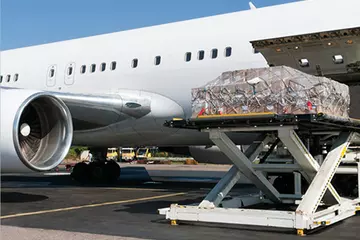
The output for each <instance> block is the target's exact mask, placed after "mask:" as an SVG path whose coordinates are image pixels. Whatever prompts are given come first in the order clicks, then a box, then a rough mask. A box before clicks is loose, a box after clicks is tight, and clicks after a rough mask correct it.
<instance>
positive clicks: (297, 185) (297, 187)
mask: <svg viewBox="0 0 360 240" xmlns="http://www.w3.org/2000/svg"><path fill="white" fill-rule="evenodd" d="M294 183H295V184H294V185H295V195H301V174H300V173H298V172H294Z"/></svg>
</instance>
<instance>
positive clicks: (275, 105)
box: [192, 66, 350, 118]
mask: <svg viewBox="0 0 360 240" xmlns="http://www.w3.org/2000/svg"><path fill="white" fill-rule="evenodd" d="M349 106H350V94H349V87H348V86H347V85H345V84H342V83H339V82H337V81H334V80H331V79H328V78H325V77H316V76H312V75H309V74H306V73H303V72H301V71H299V70H296V69H293V68H290V67H287V66H276V67H268V68H256V69H246V70H238V71H232V72H225V73H223V74H222V75H221V76H219V77H218V78H216V79H215V80H213V81H211V82H209V83H208V84H206V85H205V86H202V87H199V88H194V89H192V118H196V117H198V116H199V115H217V114H221V115H223V114H244V113H269V112H272V113H277V114H310V113H325V114H329V115H334V116H339V117H345V118H346V117H349Z"/></svg>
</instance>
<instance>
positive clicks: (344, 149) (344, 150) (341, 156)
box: [340, 147, 347, 158]
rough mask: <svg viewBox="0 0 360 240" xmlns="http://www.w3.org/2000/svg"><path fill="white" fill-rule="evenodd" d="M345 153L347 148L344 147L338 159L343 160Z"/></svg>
mask: <svg viewBox="0 0 360 240" xmlns="http://www.w3.org/2000/svg"><path fill="white" fill-rule="evenodd" d="M346 151H347V147H344V148H343V150H342V151H341V155H340V158H343V157H344V156H345V154H346Z"/></svg>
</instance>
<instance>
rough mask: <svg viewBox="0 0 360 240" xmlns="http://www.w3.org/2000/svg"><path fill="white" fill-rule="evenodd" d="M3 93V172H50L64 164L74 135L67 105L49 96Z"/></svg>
mask: <svg viewBox="0 0 360 240" xmlns="http://www.w3.org/2000/svg"><path fill="white" fill-rule="evenodd" d="M0 90H1V92H0V98H1V99H0V103H1V104H0V107H1V109H0V114H1V125H0V126H1V137H0V140H1V141H0V151H1V155H0V156H1V172H8V173H19V172H30V170H32V171H48V170H51V169H53V168H54V167H56V166H57V165H58V164H60V163H61V161H62V160H63V159H64V158H65V156H66V154H67V153H68V151H69V148H70V146H71V142H72V134H73V127H72V120H71V114H70V111H69V109H68V108H67V106H66V105H65V103H64V102H63V101H62V100H60V99H59V98H57V97H55V96H53V95H52V94H50V93H47V92H42V91H36V90H25V89H13V88H4V87H2V88H1V89H0Z"/></svg>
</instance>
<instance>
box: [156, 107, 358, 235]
mask: <svg viewBox="0 0 360 240" xmlns="http://www.w3.org/2000/svg"><path fill="white" fill-rule="evenodd" d="M166 125H167V126H168V127H174V128H187V129H194V130H199V131H202V132H208V133H209V137H210V139H211V140H212V142H214V144H215V145H216V146H218V148H219V149H220V150H221V151H222V152H223V153H224V154H225V155H226V156H227V157H228V158H229V159H230V160H231V162H232V163H233V166H232V167H231V169H230V170H229V171H228V172H227V173H226V174H225V175H224V177H223V178H222V179H221V180H220V181H219V182H218V184H217V185H216V186H215V187H214V188H213V189H212V190H211V191H210V192H209V193H208V194H207V196H206V197H205V198H204V199H203V201H202V202H201V203H199V204H197V205H191V206H184V205H179V204H172V205H171V206H170V207H169V208H163V209H159V213H160V214H162V215H165V216H166V219H168V220H170V221H171V223H172V224H177V223H178V222H179V221H190V222H208V223H225V224H242V225H253V226H268V227H280V228H290V229H296V230H297V234H298V235H304V232H305V231H307V230H312V229H315V228H318V227H321V226H322V227H324V226H329V225H331V224H334V223H336V222H339V221H341V220H344V219H346V218H348V217H350V216H353V215H355V214H356V211H357V210H359V209H360V206H359V202H360V198H359V196H358V194H359V193H360V187H359V186H360V184H358V182H359V181H360V177H359V174H358V173H359V169H360V165H359V163H358V162H357V160H356V159H354V160H353V161H347V164H346V165H345V164H343V163H342V160H343V157H344V155H345V154H346V152H347V148H348V147H349V145H350V144H351V143H352V142H353V143H356V142H358V141H359V140H360V139H359V135H358V133H359V132H360V121H357V120H354V119H343V118H338V117H333V116H328V115H325V114H304V115H277V114H272V113H269V114H245V115H228V116H227V115H219V116H201V117H198V118H196V119H190V120H182V119H177V120H172V121H169V122H166ZM229 132H232V133H241V132H253V133H254V134H258V135H259V139H258V141H256V142H254V143H253V144H252V145H251V146H250V147H248V148H247V150H246V151H244V152H242V151H241V150H240V149H239V148H238V147H237V146H236V143H234V142H233V141H232V140H231V139H230V138H229V137H228V135H227V133H229ZM280 142H281V143H282V145H283V147H285V148H286V149H287V151H288V152H289V153H290V154H291V155H292V158H293V162H290V163H289V162H285V163H268V162H267V161H266V157H267V156H269V155H270V151H273V150H274V148H275V147H276V145H278V144H279V143H280ZM321 142H322V144H323V145H322V147H324V146H325V147H326V146H327V147H328V148H329V149H328V150H329V151H328V153H327V154H324V156H323V157H324V158H321V156H320V157H319V154H318V153H316V154H311V153H310V152H314V151H313V149H314V148H318V149H321V147H320V146H317V145H316V144H319V143H321ZM265 145H270V146H271V147H270V148H269V153H267V154H265V155H264V156H263V157H262V158H261V159H260V162H259V163H254V160H255V159H256V158H257V157H258V156H259V154H260V153H261V152H262V151H263V149H264V146H265ZM320 155H321V154H320ZM258 160H259V159H258ZM286 174H287V176H289V174H293V177H292V178H290V180H291V181H292V183H293V184H290V186H293V189H291V190H292V191H290V193H289V191H286V192H285V193H284V192H279V189H283V188H279V183H280V185H281V184H287V183H286V182H284V181H283V182H282V183H281V181H280V182H279V181H278V182H277V184H275V182H271V181H270V178H269V176H270V175H278V176H282V175H286ZM242 175H244V176H246V177H247V178H248V179H249V180H250V181H251V182H252V183H253V184H254V185H255V186H256V187H257V188H258V189H259V190H260V193H259V195H258V196H256V197H254V201H249V200H248V199H241V197H240V198H239V199H238V200H237V201H234V200H232V204H231V207H227V206H230V205H229V204H227V203H226V200H224V198H225V197H226V196H227V195H228V194H229V192H230V191H231V189H232V188H233V187H234V185H235V184H236V183H237V182H238V180H239V179H240V177H241V176H242ZM335 175H336V176H340V178H341V177H346V176H351V177H352V178H349V179H355V181H352V183H351V184H352V185H351V186H353V187H352V188H353V189H352V191H351V192H352V193H354V192H355V193H356V195H357V196H353V194H350V195H349V196H341V194H339V193H338V192H341V193H343V192H344V191H339V190H341V188H342V186H341V184H340V186H339V184H337V185H336V188H335V187H334V186H333V182H332V180H333V177H334V176H335ZM290 176H291V175H290ZM356 176H357V177H356ZM354 177H355V178H354ZM285 179H287V180H286V181H289V178H285ZM335 183H336V182H335ZM349 184H350V183H349ZM244 202H247V204H249V202H250V203H256V204H254V207H253V208H249V206H244V205H246V204H244ZM234 203H238V204H235V205H234ZM259 204H262V205H264V204H265V206H269V208H270V206H271V207H272V206H275V205H278V204H281V205H282V206H285V207H286V206H288V207H289V210H286V211H284V210H264V209H263V208H262V209H257V206H259ZM291 207H295V208H296V209H295V210H291Z"/></svg>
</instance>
